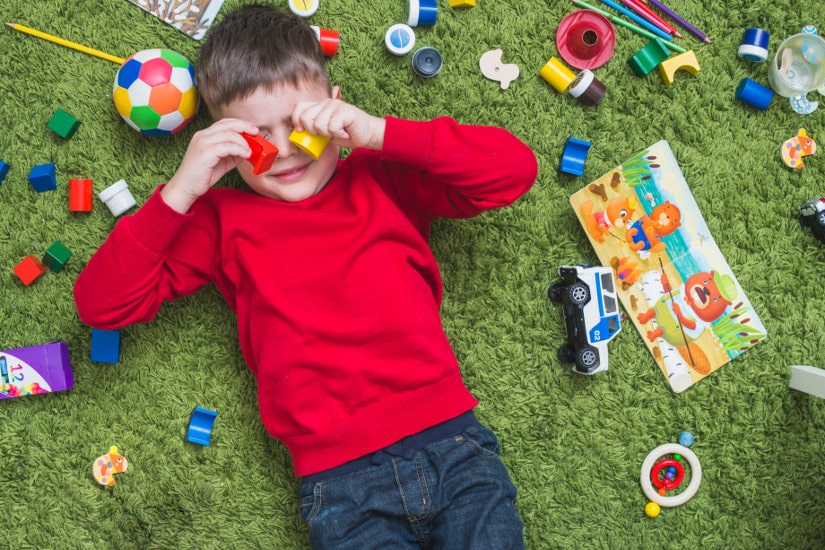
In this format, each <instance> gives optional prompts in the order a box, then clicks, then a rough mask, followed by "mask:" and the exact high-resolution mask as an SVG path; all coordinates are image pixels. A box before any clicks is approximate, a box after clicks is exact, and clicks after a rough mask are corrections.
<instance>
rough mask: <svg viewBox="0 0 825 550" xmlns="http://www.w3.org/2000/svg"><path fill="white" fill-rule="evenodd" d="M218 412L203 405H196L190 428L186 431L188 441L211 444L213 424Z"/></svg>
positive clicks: (190, 420)
mask: <svg viewBox="0 0 825 550" xmlns="http://www.w3.org/2000/svg"><path fill="white" fill-rule="evenodd" d="M217 416H218V413H217V412H215V411H211V410H209V409H204V408H202V407H195V409H194V410H193V411H192V417H191V418H190V419H189V429H188V430H187V431H186V441H189V442H190V443H197V444H198V445H205V446H207V447H208V446H209V438H210V437H211V436H212V426H213V425H214V424H215V418H217Z"/></svg>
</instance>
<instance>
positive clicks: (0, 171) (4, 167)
mask: <svg viewBox="0 0 825 550" xmlns="http://www.w3.org/2000/svg"><path fill="white" fill-rule="evenodd" d="M10 168H11V166H9V165H8V164H7V163H5V162H3V161H2V160H0V183H3V180H4V179H6V174H8V173H9V169H10Z"/></svg>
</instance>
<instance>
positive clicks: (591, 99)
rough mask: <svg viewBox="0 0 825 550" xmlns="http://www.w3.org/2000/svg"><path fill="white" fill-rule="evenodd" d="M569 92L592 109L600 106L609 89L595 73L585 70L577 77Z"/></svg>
mask: <svg viewBox="0 0 825 550" xmlns="http://www.w3.org/2000/svg"><path fill="white" fill-rule="evenodd" d="M567 91H568V92H570V95H572V96H573V97H575V98H578V99H579V101H581V102H582V103H584V104H585V105H589V106H591V107H592V106H594V105H598V104H599V101H601V100H602V97H604V93H605V91H607V88H605V86H604V84H602V83H601V81H600V80H599V79H597V78H596V76H595V75H594V74H593V71H591V70H590V69H584V70H583V71H582V72H580V73H579V74H578V75H576V78H575V79H573V82H572V83H571V84H570V87H569V88H568V89H567Z"/></svg>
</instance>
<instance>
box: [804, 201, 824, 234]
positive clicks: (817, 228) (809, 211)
mask: <svg viewBox="0 0 825 550" xmlns="http://www.w3.org/2000/svg"><path fill="white" fill-rule="evenodd" d="M799 223H800V224H801V225H802V227H810V228H811V231H813V233H814V236H815V237H816V238H817V239H819V240H820V242H823V243H825V197H819V198H818V199H811V200H808V201H805V202H804V203H802V206H800V207H799Z"/></svg>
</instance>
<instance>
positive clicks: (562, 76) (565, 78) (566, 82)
mask: <svg viewBox="0 0 825 550" xmlns="http://www.w3.org/2000/svg"><path fill="white" fill-rule="evenodd" d="M539 75H540V76H541V77H542V78H543V79H544V80H546V81H547V83H548V84H550V85H551V86H552V87H553V88H555V90H556V91H557V92H559V93H560V94H562V93H564V92H566V91H567V88H569V87H570V84H571V83H572V82H573V80H575V78H576V75H574V74H573V71H571V70H570V69H568V68H567V67H565V66H564V63H562V62H561V61H559V59H558V58H556V57H551V58H550V59H549V60H548V61H547V63H545V64H544V67H542V68H541V70H540V71H539Z"/></svg>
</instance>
